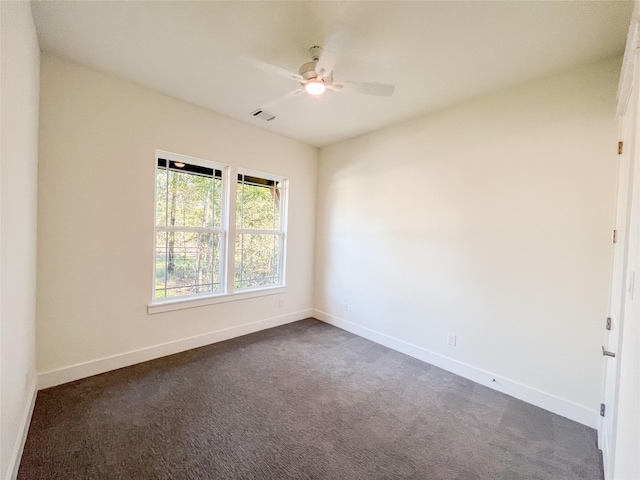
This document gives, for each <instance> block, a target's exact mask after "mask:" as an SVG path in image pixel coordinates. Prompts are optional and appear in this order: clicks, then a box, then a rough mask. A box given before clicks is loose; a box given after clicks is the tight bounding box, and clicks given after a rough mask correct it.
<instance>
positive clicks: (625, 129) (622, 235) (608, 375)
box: [600, 116, 632, 478]
mask: <svg viewBox="0 0 640 480" xmlns="http://www.w3.org/2000/svg"><path fill="white" fill-rule="evenodd" d="M625 117H626V116H625ZM625 117H623V121H622V128H621V131H622V137H621V138H623V153H622V154H621V155H620V158H619V173H618V199H617V212H616V224H615V230H616V233H615V237H616V243H615V244H614V253H613V272H612V282H611V300H610V307H609V318H608V319H607V325H606V326H605V324H604V323H603V328H608V330H607V333H606V338H605V344H604V346H603V350H604V351H606V352H608V354H607V355H604V353H605V352H604V351H603V361H604V372H605V377H604V378H605V380H604V393H603V400H602V403H603V404H604V416H603V417H601V428H600V432H601V435H600V448H601V449H602V453H603V459H604V461H605V465H604V468H605V478H611V468H612V465H611V460H612V459H613V457H614V452H615V445H614V443H615V442H614V439H615V431H614V428H615V425H616V422H615V419H616V410H617V408H616V407H617V404H616V400H617V399H616V392H617V391H618V382H619V378H618V357H617V355H619V354H620V334H621V329H622V328H623V325H622V322H623V320H624V311H623V310H624V292H625V290H626V285H625V283H626V276H625V275H624V271H625V269H626V265H625V264H626V262H627V248H626V247H627V228H628V217H629V200H630V198H629V197H630V195H629V194H630V189H629V181H630V179H631V175H630V173H631V172H630V165H631V162H630V157H629V152H628V151H625V149H624V145H625V142H624V139H625V137H629V134H630V130H631V125H629V123H632V122H629V121H627V122H625V121H624V119H625ZM625 123H626V124H625ZM627 145H628V143H627ZM627 150H628V149H627ZM612 237H613V233H612ZM612 241H613V238H612ZM609 354H611V355H616V357H613V356H609ZM600 414H601V415H602V414H603V412H602V411H601V412H600Z"/></svg>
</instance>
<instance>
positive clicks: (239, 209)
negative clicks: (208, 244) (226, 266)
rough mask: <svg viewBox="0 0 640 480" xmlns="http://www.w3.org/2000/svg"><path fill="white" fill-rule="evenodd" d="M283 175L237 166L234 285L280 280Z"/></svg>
mask: <svg viewBox="0 0 640 480" xmlns="http://www.w3.org/2000/svg"><path fill="white" fill-rule="evenodd" d="M283 183H284V179H281V178H275V177H270V176H267V175H264V174H253V173H251V174H250V173H248V171H243V170H240V171H239V174H238V181H237V184H236V235H235V246H236V251H235V275H234V288H235V289H237V290H242V289H249V288H259V287H266V286H272V285H281V284H282V270H283V269H282V252H283V249H284V226H283V215H282V204H283V201H282V196H283V188H282V187H283Z"/></svg>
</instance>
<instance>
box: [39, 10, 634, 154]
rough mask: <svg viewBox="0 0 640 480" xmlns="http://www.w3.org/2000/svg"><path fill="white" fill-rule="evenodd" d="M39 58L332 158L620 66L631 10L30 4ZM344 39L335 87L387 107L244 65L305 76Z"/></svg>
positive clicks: (335, 76)
mask: <svg viewBox="0 0 640 480" xmlns="http://www.w3.org/2000/svg"><path fill="white" fill-rule="evenodd" d="M32 6H33V13H34V18H35V23H36V29H37V31H38V38H39V42H40V47H41V49H42V51H44V52H49V53H53V54H55V55H59V56H62V57H65V58H68V59H70V60H73V61H75V62H79V63H82V64H85V65H88V66H90V67H93V68H96V69H98V70H101V71H104V72H107V73H109V74H112V75H114V76H117V77H120V78H123V79H126V80H130V81H132V82H135V83H137V84H140V85H143V86H146V87H148V88H152V89H154V90H157V91H160V92H163V93H165V94H168V95H171V96H173V97H176V98H179V99H182V100H185V101H187V102H191V103H193V104H196V105H200V106H202V107H204V108H208V109H210V110H214V111H216V112H218V113H222V114H224V115H227V116H229V117H232V118H236V119H238V120H240V121H243V122H247V123H251V124H254V125H256V126H259V127H262V128H265V129H268V130H271V131H274V132H277V133H280V134H282V135H285V136H288V137H291V138H295V139H298V140H301V141H303V142H305V143H308V144H311V145H315V146H324V145H327V144H330V143H333V142H336V141H340V140H343V139H346V138H349V137H353V136H356V135H359V134H362V133H365V132H368V131H372V130H375V129H378V128H381V127H384V126H387V125H391V124H393V123H397V122H400V121H402V120H406V119H409V118H412V117H416V116H419V115H421V114H424V113H427V112H432V111H435V110H438V109H441V108H443V107H445V106H447V105H452V104H457V103H460V102H463V101H465V100H468V99H470V98H473V97H477V96H481V95H485V94H488V93H491V92H495V91H498V90H501V89H504V88H506V87H509V86H511V85H515V84H518V83H522V82H525V81H527V80H530V79H533V78H539V77H542V76H546V75H549V74H552V73H554V72H557V71H561V70H564V69H568V68H571V67H574V66H577V65H581V64H586V63H591V62H595V61H598V60H600V59H604V58H607V57H611V56H616V55H621V54H622V53H623V51H624V45H625V40H626V33H627V28H628V24H629V19H630V15H631V9H632V2H630V1H627V2H624V1H571V2H556V1H511V2H505V1H498V2H492V1H491V2H490V1H468V2H451V1H422V2H420V1H417V2H416V1H414V2H368V1H360V2H315V1H314V2H310V1H298V2H296V1H285V2H276V1H261V2H247V1H230V2H219V1H215V2H214V1H210V2H190V1H181V2H179V1H175V2H158V1H148V2H131V1H129V2H115V1H94V2H63V1H36V2H33V3H32ZM337 30H343V31H346V32H347V33H348V38H349V41H348V42H346V44H345V46H344V48H343V51H342V52H341V53H340V55H339V59H338V62H337V64H336V66H335V70H334V79H335V81H337V82H339V81H347V80H350V81H360V82H376V83H390V84H394V85H395V86H396V90H395V93H394V94H393V96H392V97H375V96H367V95H362V94H358V93H357V92H354V91H343V92H333V91H328V92H327V93H325V94H324V95H323V96H322V97H321V98H312V97H310V96H308V95H307V94H306V93H304V94H300V95H297V96H296V97H294V98H291V99H289V100H287V101H283V102H280V103H276V104H274V105H271V106H270V107H269V108H268V110H269V111H271V112H272V113H274V114H275V115H276V116H277V118H276V119H275V120H273V121H271V122H265V121H264V120H260V119H257V118H253V117H252V116H251V115H250V113H251V112H252V111H254V110H255V109H257V108H259V107H261V106H264V105H266V104H268V103H269V102H270V101H271V100H273V99H275V98H278V97H280V96H281V95H284V94H286V93H287V92H290V91H292V90H295V89H296V88H298V87H299V85H298V84H297V83H296V82H294V81H292V80H290V79H287V78H285V77H282V76H278V75H275V74H271V73H269V72H266V71H264V70H261V69H258V68H256V67H255V66H253V65H251V64H250V63H249V62H247V61H246V60H243V58H242V57H247V58H252V59H256V60H260V61H263V62H268V63H271V64H274V65H277V66H280V67H282V68H285V69H287V70H290V71H293V72H297V70H298V68H299V66H300V65H301V64H302V63H304V62H305V61H308V60H309V58H308V53H307V49H308V48H309V47H311V46H312V45H322V44H323V43H324V42H325V40H326V39H327V38H328V37H329V36H330V35H331V34H332V33H333V32H335V31H337Z"/></svg>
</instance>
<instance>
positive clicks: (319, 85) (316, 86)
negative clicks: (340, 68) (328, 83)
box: [304, 80, 327, 95]
mask: <svg viewBox="0 0 640 480" xmlns="http://www.w3.org/2000/svg"><path fill="white" fill-rule="evenodd" d="M304 89H305V90H306V91H307V93H308V94H309V95H322V94H323V93H324V91H325V90H326V89H327V87H325V85H324V83H323V82H322V81H321V80H310V81H309V82H307V83H306V84H305V86H304Z"/></svg>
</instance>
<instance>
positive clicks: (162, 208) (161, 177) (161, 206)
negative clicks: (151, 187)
mask: <svg viewBox="0 0 640 480" xmlns="http://www.w3.org/2000/svg"><path fill="white" fill-rule="evenodd" d="M166 224H167V170H166V169H164V168H158V169H157V170H156V225H163V226H164V225H166Z"/></svg>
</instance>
